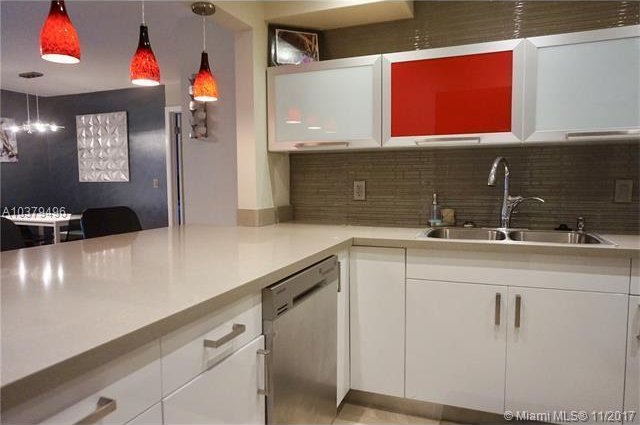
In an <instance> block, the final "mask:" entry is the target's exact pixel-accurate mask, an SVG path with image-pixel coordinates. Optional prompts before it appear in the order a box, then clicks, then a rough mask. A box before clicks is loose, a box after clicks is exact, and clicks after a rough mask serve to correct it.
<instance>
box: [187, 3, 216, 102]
mask: <svg viewBox="0 0 640 425" xmlns="http://www.w3.org/2000/svg"><path fill="white" fill-rule="evenodd" d="M191 10H192V11H193V13H195V14H196V15H200V16H202V55H201V56H200V70H199V71H198V74H197V75H196V78H195V81H194V82H193V99H194V100H197V101H198V102H215V101H216V100H218V82H217V81H216V77H215V76H214V75H213V73H212V72H211V68H210V67H209V55H208V54H207V52H206V50H207V31H206V20H205V19H206V18H205V17H206V16H210V15H213V14H214V13H215V12H216V7H215V6H214V5H213V3H209V2H196V3H193V4H192V5H191Z"/></svg>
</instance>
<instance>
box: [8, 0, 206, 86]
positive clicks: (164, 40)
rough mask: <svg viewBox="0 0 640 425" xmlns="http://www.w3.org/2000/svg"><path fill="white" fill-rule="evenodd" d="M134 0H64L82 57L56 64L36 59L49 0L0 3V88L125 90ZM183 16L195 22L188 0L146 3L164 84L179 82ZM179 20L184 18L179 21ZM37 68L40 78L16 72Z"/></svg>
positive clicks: (134, 35)
mask: <svg viewBox="0 0 640 425" xmlns="http://www.w3.org/2000/svg"><path fill="white" fill-rule="evenodd" d="M140 4H141V3H140V2H138V1H68V2H66V6H67V11H68V13H69V16H70V17H71V20H72V22H73V24H74V26H75V27H76V30H77V31H78V35H79V37H80V45H81V49H82V58H81V61H80V63H79V64H76V65H61V64H56V63H51V62H47V61H44V60H42V59H41V58H40V50H39V49H40V47H39V36H40V29H41V28H42V24H43V22H44V19H45V18H46V16H47V14H48V12H49V2H48V1H7V0H2V1H1V2H0V15H1V26H0V35H1V43H2V44H1V66H0V78H1V80H0V82H1V87H2V88H3V89H7V90H13V91H19V92H24V91H26V90H27V89H28V90H29V91H30V92H34V90H37V92H38V94H39V95H42V96H56V95H64V94H74V93H86V92H94V91H102V90H114V89H120V88H130V87H135V86H132V85H131V83H130V82H129V63H130V61H131V57H132V55H133V53H134V51H135V49H136V47H137V44H138V32H139V26H140V22H141V7H140ZM183 18H190V19H193V20H194V23H197V22H198V21H197V19H199V18H198V17H196V16H195V15H193V13H192V12H191V10H190V9H189V3H186V4H185V3H182V2H177V1H147V2H146V3H145V20H146V23H147V25H148V27H149V37H150V39H151V46H152V47H153V50H154V53H155V54H156V57H157V58H158V61H159V62H160V71H161V82H162V83H163V84H170V83H178V82H179V81H180V67H181V66H180V63H179V55H175V54H174V52H175V51H176V50H177V49H178V45H179V43H178V40H177V37H176V34H179V31H178V30H179V24H180V21H181V20H182V19H183ZM182 22H184V21H182ZM27 71H39V72H42V73H44V77H41V78H38V79H35V80H30V81H27V80H24V79H23V78H20V77H18V74H19V73H21V72H27Z"/></svg>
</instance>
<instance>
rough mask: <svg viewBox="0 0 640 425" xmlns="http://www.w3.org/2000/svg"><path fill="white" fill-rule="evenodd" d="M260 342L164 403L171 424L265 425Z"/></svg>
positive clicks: (206, 373) (245, 348)
mask: <svg viewBox="0 0 640 425" xmlns="http://www.w3.org/2000/svg"><path fill="white" fill-rule="evenodd" d="M262 348H264V336H260V337H259V338H256V339H255V340H254V341H253V342H251V343H250V344H248V345H246V346H245V347H243V348H242V349H240V350H239V351H237V352H236V353H234V354H233V355H231V356H230V357H228V358H227V359H225V360H224V361H223V362H221V363H219V364H218V365H217V366H215V367H213V368H212V369H209V370H208V371H206V372H204V373H203V374H201V375H200V376H198V377H196V378H195V379H194V380H192V381H190V382H189V383H187V384H186V385H185V386H183V387H182V388H180V389H178V390H177V391H176V392H174V393H173V394H171V395H169V396H168V397H166V398H165V399H164V400H163V404H164V419H165V423H167V424H264V423H265V404H264V396H262V395H259V394H258V385H259V383H260V382H264V379H263V375H264V371H263V362H262V361H259V359H260V358H261V356H260V355H259V354H258V350H260V349H262Z"/></svg>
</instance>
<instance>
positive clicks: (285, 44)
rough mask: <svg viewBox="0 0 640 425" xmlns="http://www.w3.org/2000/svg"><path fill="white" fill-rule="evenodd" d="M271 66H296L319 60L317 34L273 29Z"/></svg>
mask: <svg viewBox="0 0 640 425" xmlns="http://www.w3.org/2000/svg"><path fill="white" fill-rule="evenodd" d="M270 56H271V57H270V59H271V65H298V64H301V63H308V62H316V61H319V60H320V49H319V47H318V33H316V32H307V31H298V30H291V29H282V28H274V33H273V35H272V37H271V55H270Z"/></svg>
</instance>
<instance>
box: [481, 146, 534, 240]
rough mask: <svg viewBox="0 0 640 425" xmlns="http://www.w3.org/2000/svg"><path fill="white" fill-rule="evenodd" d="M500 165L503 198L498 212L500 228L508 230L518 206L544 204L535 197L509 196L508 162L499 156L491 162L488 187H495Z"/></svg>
mask: <svg viewBox="0 0 640 425" xmlns="http://www.w3.org/2000/svg"><path fill="white" fill-rule="evenodd" d="M500 163H502V164H503V165H504V196H503V198H502V210H501V212H500V227H501V228H503V229H508V228H510V227H511V214H513V212H514V211H515V209H516V208H517V207H518V205H520V204H521V203H523V202H524V201H539V202H544V199H542V198H538V197H537V196H533V197H527V198H524V197H522V196H511V195H510V194H509V162H508V161H507V158H505V157H503V156H499V157H497V158H496V159H495V160H494V161H493V165H492V166H491V171H489V180H488V181H487V185H488V186H495V185H496V173H497V171H498V166H499V165H500Z"/></svg>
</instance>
